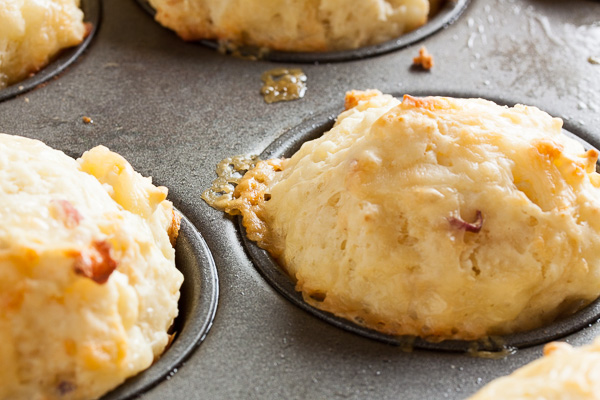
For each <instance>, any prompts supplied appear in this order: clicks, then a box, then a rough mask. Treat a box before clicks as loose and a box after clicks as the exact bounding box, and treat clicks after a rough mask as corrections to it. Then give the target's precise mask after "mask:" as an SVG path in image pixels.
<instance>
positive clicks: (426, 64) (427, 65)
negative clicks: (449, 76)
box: [413, 46, 433, 71]
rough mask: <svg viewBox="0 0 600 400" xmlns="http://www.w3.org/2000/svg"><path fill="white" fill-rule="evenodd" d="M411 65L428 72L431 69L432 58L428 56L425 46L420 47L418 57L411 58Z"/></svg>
mask: <svg viewBox="0 0 600 400" xmlns="http://www.w3.org/2000/svg"><path fill="white" fill-rule="evenodd" d="M413 65H416V66H420V67H421V68H423V69H426V70H428V71H429V70H430V69H431V68H433V56H432V55H431V54H429V52H428V51H427V48H426V47H425V46H422V47H421V48H420V49H419V55H418V56H417V57H415V58H413Z"/></svg>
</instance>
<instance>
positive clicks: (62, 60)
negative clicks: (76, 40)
mask: <svg viewBox="0 0 600 400" xmlns="http://www.w3.org/2000/svg"><path fill="white" fill-rule="evenodd" d="M81 9H82V10H83V13H84V19H83V20H84V22H86V23H88V24H89V26H90V31H89V33H88V35H87V36H86V37H85V38H84V39H83V41H82V42H81V43H80V44H79V45H78V46H75V47H71V48H68V49H65V50H63V51H61V52H60V53H59V54H58V55H56V56H55V57H54V58H53V59H52V61H51V62H50V63H49V64H48V65H47V66H46V67H44V68H42V69H41V70H40V71H38V72H37V73H35V74H34V75H32V76H31V77H29V78H27V79H25V80H22V81H20V82H17V83H15V84H13V85H10V86H8V87H6V88H4V89H0V101H2V100H6V99H10V98H12V97H15V96H18V95H20V94H22V93H25V92H28V91H30V90H31V89H33V88H35V87H36V86H38V85H41V84H42V83H44V82H46V81H48V80H49V79H50V78H53V77H55V76H57V75H58V74H60V73H61V72H63V71H64V70H66V69H67V68H68V67H69V65H71V64H72V63H74V62H75V61H76V60H77V58H78V57H79V56H80V55H81V54H83V52H84V51H85V50H86V49H87V47H88V46H89V45H90V43H91V42H92V40H93V39H94V36H95V35H96V32H97V31H98V28H99V27H100V21H101V15H102V3H101V1H100V0H81Z"/></svg>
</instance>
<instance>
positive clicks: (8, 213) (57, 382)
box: [0, 134, 183, 400]
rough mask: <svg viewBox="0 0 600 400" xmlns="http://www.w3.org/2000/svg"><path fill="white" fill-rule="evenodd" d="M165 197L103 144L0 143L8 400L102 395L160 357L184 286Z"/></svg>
mask: <svg viewBox="0 0 600 400" xmlns="http://www.w3.org/2000/svg"><path fill="white" fill-rule="evenodd" d="M166 196H167V189H166V188H164V187H156V186H154V185H153V184H152V182H151V180H150V179H149V178H144V177H142V176H141V175H139V174H138V173H137V172H135V171H134V170H133V168H132V167H131V165H129V163H128V162H127V161H125V159H124V158H123V157H121V156H119V155H118V154H116V153H113V152H111V151H109V150H108V149H106V148H105V147H101V146H98V147H95V148H93V149H92V150H90V151H88V152H86V153H85V154H84V155H83V156H82V157H81V158H80V159H79V160H77V161H76V160H73V159H72V158H70V157H68V156H66V155H65V154H64V153H62V152H60V151H57V150H53V149H51V148H49V147H48V146H46V145H44V144H43V143H41V142H39V141H37V140H31V139H26V138H21V137H18V136H9V135H3V134H0V204H2V207H0V220H1V221H2V224H0V364H1V365H2V368H0V399H2V400H9V399H10V400H20V399H23V400H38V399H44V400H52V399H60V400H67V399H69V400H75V399H94V398H98V397H100V396H101V395H103V394H104V393H106V392H107V391H109V390H110V389H112V388H114V387H115V386H117V385H119V384H120V383H121V382H123V381H124V380H125V379H126V378H127V377H129V376H132V375H135V374H136V373H138V372H140V371H142V370H144V369H145V368H148V367H149V366H150V365H151V364H152V362H153V361H154V360H155V359H156V358H157V357H159V356H160V354H161V353H162V352H163V350H164V349H165V347H166V346H167V343H168V342H169V335H168V334H167V330H168V329H169V327H170V326H171V324H172V322H173V320H174V318H175V317H176V316H177V313H178V311H177V302H178V299H179V288H180V286H181V283H182V281H183V276H182V274H181V273H180V272H179V271H178V270H177V269H176V268H175V253H174V249H173V247H172V246H171V243H170V237H169V234H171V237H172V238H174V237H175V235H176V232H177V230H178V226H179V218H178V217H177V216H176V215H175V212H174V210H173V206H172V204H171V203H170V202H169V201H167V200H165V198H166Z"/></svg>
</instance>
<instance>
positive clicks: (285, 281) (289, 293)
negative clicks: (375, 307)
mask: <svg viewBox="0 0 600 400" xmlns="http://www.w3.org/2000/svg"><path fill="white" fill-rule="evenodd" d="M411 94H413V93H411ZM423 95H427V94H423ZM449 96H452V97H465V98H467V97H470V98H473V97H481V96H477V95H464V94H449ZM394 97H397V98H402V94H398V93H396V94H394ZM490 100H492V99H490ZM493 100H495V102H496V103H497V104H507V105H509V104H510V105H514V104H516V102H510V101H504V100H502V99H493ZM341 111H342V110H341V109H339V110H337V111H336V110H332V111H331V112H328V113H324V114H320V115H318V116H316V117H315V118H314V119H309V120H307V121H305V122H303V123H302V124H300V125H299V126H297V127H294V128H292V129H290V130H289V131H288V132H286V133H284V134H283V135H282V136H281V137H279V138H278V139H277V140H276V141H275V142H273V143H272V144H271V145H269V146H268V147H267V148H266V149H265V150H264V151H263V152H262V153H261V154H260V156H259V158H260V159H262V160H266V159H270V158H280V157H284V158H289V157H291V156H292V155H293V154H294V153H296V152H297V151H298V150H299V149H300V147H301V146H302V144H303V143H305V142H307V141H309V140H313V139H316V138H318V137H320V136H321V135H323V133H325V132H327V131H329V130H330V129H331V128H332V127H333V124H334V122H335V118H336V116H337V115H338V114H339V113H340V112H341ZM563 132H564V133H565V134H566V135H567V136H569V137H572V138H574V139H576V140H578V141H579V142H581V143H582V144H583V146H584V147H585V148H586V150H587V149H592V148H593V149H596V150H597V149H598V148H600V138H598V137H595V136H591V135H589V134H587V133H586V132H584V131H580V130H578V129H577V128H576V127H570V126H568V125H567V127H566V129H563ZM587 140H589V141H590V142H588V141H587ZM597 169H600V167H599V166H597ZM237 222H238V228H239V230H240V234H241V237H242V240H243V242H244V245H245V246H246V249H247V251H248V254H249V255H250V257H251V258H252V260H253V261H254V265H255V267H256V268H257V269H258V270H259V272H260V273H261V274H262V275H263V276H264V278H265V279H266V280H267V281H268V282H269V283H270V284H271V285H272V286H273V287H274V288H275V289H276V290H277V291H278V292H279V293H281V294H282V295H283V296H284V297H285V298H286V299H288V300H289V301H291V302H292V303H293V304H295V305H296V306H298V307H300V308H302V309H303V310H305V311H308V312H309V313H311V314H313V315H314V316H316V317H318V318H320V319H322V320H324V321H326V322H328V323H330V324H332V325H334V326H336V327H338V328H342V329H345V330H347V331H349V332H353V333H356V334H358V335H362V336H364V337H367V338H370V339H374V340H378V341H381V342H383V343H387V344H392V345H396V346H400V347H404V348H417V349H427V350H437V351H458V352H470V353H473V352H475V353H477V352H481V351H483V352H496V353H498V354H503V353H506V352H511V351H514V350H515V349H522V348H525V347H529V346H535V345H538V344H543V343H548V342H550V341H552V340H557V339H560V338H562V337H564V336H566V335H568V334H570V333H573V332H576V331H579V330H581V329H583V328H585V327H587V326H588V325H589V324H591V323H593V322H595V321H597V320H599V319H600V298H599V299H597V300H595V301H594V302H592V303H591V304H589V305H588V306H586V307H584V308H583V309H581V310H579V311H578V312H576V313H574V314H570V315H566V316H564V317H563V318H561V319H559V320H556V321H554V322H553V323H551V324H549V325H547V326H544V327H541V328H538V329H534V330H531V331H527V332H520V333H515V334H511V335H506V336H499V337H489V338H485V339H482V340H478V341H461V340H446V341H442V342H430V341H426V340H423V339H420V338H416V337H410V336H392V335H386V334H383V333H380V332H377V331H375V330H372V329H368V328H365V327H363V326H361V325H358V324H356V323H354V322H352V321H350V320H347V319H344V318H339V317H337V316H335V315H333V314H331V313H328V312H326V311H322V310H319V309H317V308H315V307H312V306H311V305H309V304H308V303H306V302H305V301H304V299H303V298H302V294H301V293H300V292H298V291H296V290H295V282H294V281H293V280H292V278H291V277H290V276H289V275H288V274H287V273H286V272H285V271H284V270H283V269H281V267H279V265H278V264H277V261H276V260H275V259H273V258H272V257H271V256H270V255H269V253H268V252H267V251H266V250H263V249H261V248H260V247H258V246H257V245H256V243H254V242H253V241H251V240H250V239H248V238H247V237H246V233H245V229H244V226H243V225H242V218H241V217H238V218H237Z"/></svg>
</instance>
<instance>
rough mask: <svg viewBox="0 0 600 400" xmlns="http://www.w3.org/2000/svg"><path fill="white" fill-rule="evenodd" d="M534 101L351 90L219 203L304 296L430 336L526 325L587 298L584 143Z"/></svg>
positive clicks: (594, 280) (594, 200) (596, 261)
mask: <svg viewBox="0 0 600 400" xmlns="http://www.w3.org/2000/svg"><path fill="white" fill-rule="evenodd" d="M561 126H562V121H561V120H560V119H558V118H552V117H551V116H549V115H548V114H546V113H545V112H542V111H540V110H539V109H537V108H535V107H528V106H524V105H516V106H514V107H506V106H499V105H496V104H495V103H493V102H490V101H486V100H482V99H455V98H448V97H425V98H415V97H412V96H408V95H406V96H404V98H403V99H402V101H401V100H399V99H396V98H394V97H392V96H389V95H383V94H381V93H380V92H378V91H366V92H361V91H353V92H350V93H348V94H347V96H346V111H344V112H343V113H342V114H340V115H339V116H338V118H337V121H336V123H335V125H334V126H333V128H332V129H331V130H330V131H329V132H326V133H325V134H324V135H323V136H322V137H320V138H318V139H315V140H312V141H309V142H306V143H305V144H304V145H303V146H302V147H301V148H300V150H299V151H298V152H297V153H296V154H294V155H293V156H292V157H291V158H289V159H274V160H265V161H261V162H258V163H257V165H256V166H255V167H254V168H253V169H251V170H250V171H249V172H247V173H246V174H245V175H244V177H243V179H242V180H241V181H240V183H239V184H238V185H237V187H236V189H235V192H234V193H233V194H232V195H231V196H230V197H231V198H230V199H227V200H226V201H225V203H226V207H223V204H221V208H222V209H225V208H227V210H228V212H230V213H240V214H242V216H243V223H244V226H245V228H246V231H247V234H248V236H249V238H250V239H252V240H255V241H256V242H257V243H258V244H259V246H261V247H263V248H265V249H267V250H268V251H269V252H270V254H271V255H273V256H274V257H275V258H276V259H277V261H278V262H279V264H280V265H281V266H282V268H283V269H284V270H286V271H287V272H288V274H289V275H290V276H291V277H292V279H293V280H295V281H296V289H297V290H298V291H301V292H302V294H303V296H304V299H305V301H307V302H308V303H310V304H311V305H313V306H315V307H317V308H319V309H322V310H325V311H329V312H331V313H333V314H335V315H338V316H341V317H344V318H347V319H349V320H352V321H354V322H356V323H358V324H361V325H364V326H367V327H369V328H372V329H376V330H378V331H381V332H384V333H388V334H393V335H415V336H419V337H423V338H426V339H428V340H432V341H438V340H444V339H466V340H472V339H478V338H482V337H485V336H488V335H502V334H508V333H512V332H518V331H525V330H529V329H533V328H536V327H539V326H542V325H544V324H547V323H549V322H551V321H553V320H554V319H555V318H557V317H559V316H561V315H565V314H568V313H570V312H573V311H574V310H578V309H580V308H581V307H582V306H583V305H585V304H588V303H589V302H591V301H592V300H594V299H595V298H597V297H598V295H599V294H600V257H599V256H600V235H599V233H600V219H599V218H598V217H599V216H600V189H599V186H600V176H599V175H598V174H597V173H596V172H595V168H596V159H597V156H598V153H597V151H596V150H588V151H586V150H585V149H584V148H583V147H582V146H581V145H580V144H579V143H578V142H576V141H575V140H573V139H570V138H568V137H567V136H566V135H564V134H563V133H562V130H561Z"/></svg>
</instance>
